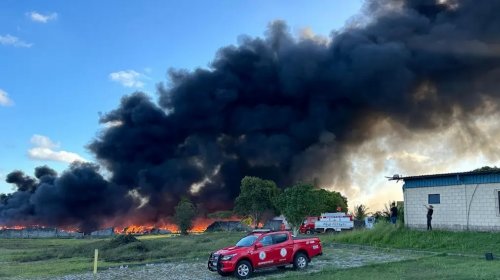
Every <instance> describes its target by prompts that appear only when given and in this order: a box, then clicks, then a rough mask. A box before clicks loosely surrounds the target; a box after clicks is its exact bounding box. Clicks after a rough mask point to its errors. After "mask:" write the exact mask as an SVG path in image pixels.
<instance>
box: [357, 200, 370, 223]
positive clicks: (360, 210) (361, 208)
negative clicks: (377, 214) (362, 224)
mask: <svg viewBox="0 0 500 280" xmlns="http://www.w3.org/2000/svg"><path fill="white" fill-rule="evenodd" d="M353 214H354V215H353V216H354V219H355V220H357V221H363V220H364V219H365V218H366V217H367V216H368V207H366V206H365V205H363V204H360V205H356V206H354V213H353Z"/></svg>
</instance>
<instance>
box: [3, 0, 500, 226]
mask: <svg viewBox="0 0 500 280" xmlns="http://www.w3.org/2000/svg"><path fill="white" fill-rule="evenodd" d="M498 10H500V1H498V0H491V1H486V2H484V3H481V4H478V3H477V1H473V0H448V1H438V0H379V1H374V0H373V1H367V2H366V4H365V8H364V13H363V15H362V16H360V17H358V18H357V21H356V22H353V23H352V24H350V25H349V26H347V27H345V28H344V29H343V30H340V31H336V32H333V33H332V35H331V38H330V40H317V39H315V38H311V37H310V36H309V37H307V36H303V38H295V37H293V36H292V35H291V34H290V33H289V31H288V27H287V26H286V24H285V23H284V22H281V21H275V22H273V23H271V24H270V26H269V28H268V30H267V32H266V36H265V37H264V38H250V37H245V38H243V39H242V40H241V42H240V44H239V45H237V46H228V47H224V48H221V49H220V50H219V52H218V53H217V54H216V56H215V58H214V60H213V63H212V64H211V65H210V67H209V69H201V68H200V69H196V70H195V71H192V72H189V71H183V70H170V71H169V82H168V83H167V84H160V85H159V86H158V95H159V99H158V102H157V103H156V102H154V101H152V100H151V99H150V98H149V97H148V96H147V95H146V94H144V93H141V92H136V93H133V94H131V95H129V96H125V97H123V98H122V100H121V104H120V105H119V107H118V108H117V109H115V110H113V111H111V112H109V113H107V114H106V115H104V116H103V117H102V118H101V120H100V122H101V123H103V124H106V123H113V124H114V125H113V126H107V127H106V128H104V129H103V130H102V131H101V132H100V134H99V135H98V137H97V138H95V139H94V140H93V141H92V142H91V144H90V145H89V149H90V150H91V151H92V152H93V153H94V154H95V156H96V158H97V160H98V162H99V163H100V164H101V165H102V166H103V167H104V168H105V169H106V170H107V171H108V172H109V174H110V176H109V178H108V179H105V178H103V177H102V176H101V175H99V172H98V168H97V167H96V166H95V165H91V164H76V165H72V167H71V168H70V169H69V170H68V171H66V172H65V173H63V174H62V175H61V176H59V177H57V176H56V175H55V174H54V173H51V172H47V170H45V171H39V172H38V175H36V177H37V178H38V179H39V180H38V181H36V180H34V179H32V178H29V177H27V176H25V175H24V174H22V173H19V172H17V173H16V172H14V173H11V174H9V175H8V177H7V180H8V182H10V183H13V184H16V186H17V187H18V191H17V192H15V193H14V194H12V195H10V197H8V198H7V199H4V200H3V201H2V203H1V204H0V224H1V223H2V222H3V223H5V222H6V221H16V220H19V219H32V220H36V221H40V222H43V223H47V224H57V225H58V224H77V225H79V226H84V227H86V228H92V227H97V226H99V225H100V223H102V222H103V221H105V220H107V219H113V218H114V217H116V216H117V215H130V216H133V217H140V218H141V219H143V221H148V222H155V221H157V220H159V219H162V218H164V217H165V216H169V215H171V214H172V213H173V207H174V206H175V204H176V203H177V202H178V201H179V199H180V198H181V197H182V196H189V197H191V198H192V199H193V200H194V201H195V202H196V203H198V204H199V205H200V206H201V207H202V208H203V209H205V210H206V211H213V210H220V209H228V208H231V206H232V201H233V199H234V198H235V197H236V196H237V195H238V193H239V184H240V180H241V178H242V177H243V176H246V175H250V176H259V177H262V178H266V179H272V180H274V181H276V182H277V184H278V185H279V186H281V187H285V186H289V185H290V184H292V183H294V182H297V181H308V182H313V181H315V182H316V183H318V184H319V185H320V186H322V187H327V188H335V189H336V190H338V191H343V192H347V193H349V192H351V191H353V190H352V185H351V181H352V178H351V175H350V174H351V173H350V172H349V168H350V162H349V160H350V157H349V153H351V152H352V151H353V150H355V149H356V147H361V146H362V145H363V144H364V143H367V142H368V141H370V140H371V139H372V138H373V137H374V135H375V134H376V133H377V131H376V128H377V124H380V123H383V122H385V123H391V124H392V125H391V127H392V128H394V129H395V130H397V131H398V133H401V134H404V133H408V131H411V132H412V133H415V132H417V133H427V132H431V131H439V130H443V129H445V128H447V127H449V126H450V125H451V124H453V123H456V122H460V123H464V124H468V125H473V120H474V118H475V117H476V116H478V115H482V114H485V113H487V112H494V111H496V110H497V109H498V105H497V104H498V98H499V96H500V92H499V91H498V81H499V80H500V79H499V78H500V44H499V43H500V41H499V40H500V35H499V33H498V30H500V18H499V17H498V16H497V14H496V11H498ZM469 131H470V132H471V133H472V132H473V131H474V129H471V130H469ZM40 174H42V175H40ZM49 178H50V179H49ZM131 193H134V194H135V196H139V197H141V198H142V199H141V201H142V202H141V203H140V204H141V207H138V206H139V205H138V202H137V200H136V199H134V197H133V196H131V195H130V194H131ZM144 201H146V203H144ZM89 221H93V224H92V223H90V222H89Z"/></svg>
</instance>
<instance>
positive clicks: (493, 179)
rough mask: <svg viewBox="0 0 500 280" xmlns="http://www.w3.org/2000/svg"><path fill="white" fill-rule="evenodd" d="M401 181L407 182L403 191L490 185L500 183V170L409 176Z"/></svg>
mask: <svg viewBox="0 0 500 280" xmlns="http://www.w3.org/2000/svg"><path fill="white" fill-rule="evenodd" d="M400 179H402V180H404V182H405V183H404V185H403V189H405V188H425V187H444V186H456V185H471V184H490V183H500V170H490V171H470V172H460V173H446V174H432V175H420V176H408V177H402V178H400Z"/></svg>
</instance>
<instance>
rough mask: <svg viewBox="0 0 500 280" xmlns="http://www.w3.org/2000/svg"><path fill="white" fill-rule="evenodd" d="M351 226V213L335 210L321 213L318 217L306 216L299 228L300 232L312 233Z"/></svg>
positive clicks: (350, 227) (339, 229)
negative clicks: (334, 211)
mask: <svg viewBox="0 0 500 280" xmlns="http://www.w3.org/2000/svg"><path fill="white" fill-rule="evenodd" d="M353 228H354V222H353V220H352V216H351V215H347V214H346V213H343V212H336V213H323V214H321V216H319V217H307V219H306V220H305V221H304V222H303V223H302V225H301V226H300V229H299V230H300V233H302V234H312V233H315V232H318V233H321V232H327V233H333V232H336V231H342V230H348V229H353Z"/></svg>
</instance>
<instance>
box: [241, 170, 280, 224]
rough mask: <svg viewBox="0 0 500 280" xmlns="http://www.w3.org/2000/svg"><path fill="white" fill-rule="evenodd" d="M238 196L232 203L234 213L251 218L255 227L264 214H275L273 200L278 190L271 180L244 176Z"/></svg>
mask: <svg viewBox="0 0 500 280" xmlns="http://www.w3.org/2000/svg"><path fill="white" fill-rule="evenodd" d="M240 189H241V190H240V195H239V196H238V197H237V198H236V200H235V203H234V212H235V213H237V214H239V215H242V216H246V217H251V218H252V220H253V222H254V226H255V227H257V226H258V224H259V223H260V222H261V221H262V218H263V216H264V214H265V213H266V212H276V207H275V206H274V203H273V200H274V198H275V197H276V196H278V194H279V193H280V190H279V189H278V187H277V186H276V183H274V182H273V181H271V180H264V179H261V178H258V177H249V176H246V177H245V178H243V179H242V180H241V187H240Z"/></svg>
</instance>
